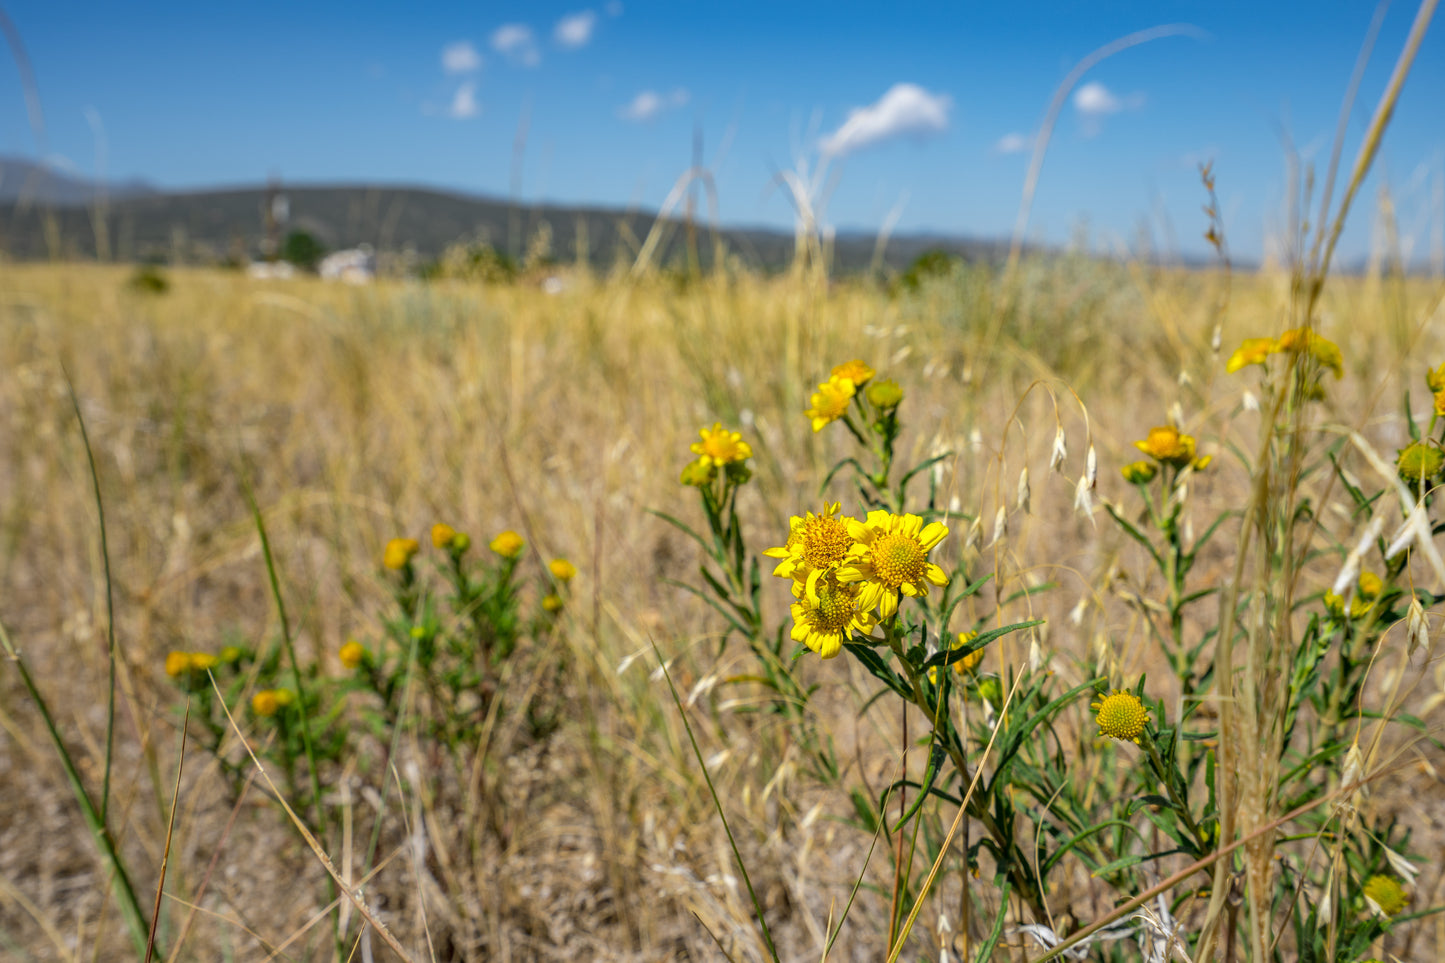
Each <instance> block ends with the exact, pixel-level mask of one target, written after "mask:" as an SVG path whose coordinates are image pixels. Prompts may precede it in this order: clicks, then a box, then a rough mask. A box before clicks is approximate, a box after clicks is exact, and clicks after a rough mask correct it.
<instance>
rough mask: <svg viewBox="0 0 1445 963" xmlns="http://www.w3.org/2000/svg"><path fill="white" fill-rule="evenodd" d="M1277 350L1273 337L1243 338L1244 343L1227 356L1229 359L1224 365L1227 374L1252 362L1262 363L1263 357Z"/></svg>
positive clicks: (1265, 357)
mask: <svg viewBox="0 0 1445 963" xmlns="http://www.w3.org/2000/svg"><path fill="white" fill-rule="evenodd" d="M1277 350H1278V346H1277V345H1276V344H1275V340H1274V339H1273V338H1245V339H1244V343H1243V344H1241V345H1240V346H1239V347H1238V348H1236V349H1235V350H1234V354H1232V355H1230V356H1229V361H1227V362H1226V363H1225V365H1224V370H1225V372H1226V373H1228V374H1234V373H1235V372H1236V371H1238V370H1239V369H1240V368H1244V367H1247V366H1248V365H1252V364H1260V365H1262V364H1264V362H1265V359H1267V358H1268V357H1269V356H1270V355H1272V354H1274V353H1275V351H1277Z"/></svg>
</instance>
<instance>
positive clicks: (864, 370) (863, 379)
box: [832, 358, 877, 388]
mask: <svg viewBox="0 0 1445 963" xmlns="http://www.w3.org/2000/svg"><path fill="white" fill-rule="evenodd" d="M832 374H833V377H835V378H847V379H848V380H849V381H851V382H853V386H854V387H855V388H861V387H863V385H864V384H865V383H867V381H868V380H869V379H870V378H872V377H873V376H874V375H875V374H877V372H875V371H874V370H873V369H872V368H870V367H868V365H867V364H866V363H864V362H862V361H859V360H858V359H857V358H854V359H853V360H852V361H845V362H844V363H843V364H840V365H838V366H837V367H836V368H834V369H833V371H832Z"/></svg>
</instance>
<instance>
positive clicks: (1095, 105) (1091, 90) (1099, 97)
mask: <svg viewBox="0 0 1445 963" xmlns="http://www.w3.org/2000/svg"><path fill="white" fill-rule="evenodd" d="M1074 109H1075V110H1077V111H1078V112H1079V113H1081V114H1083V115H1084V116H1086V117H1087V116H1100V115H1103V114H1117V113H1118V112H1119V111H1121V110H1123V109H1124V102H1123V101H1121V100H1120V99H1119V98H1118V97H1115V96H1114V95H1113V94H1112V93H1111V92H1110V91H1109V88H1108V87H1105V86H1104V85H1103V84H1101V83H1099V82H1098V81H1097V80H1091V81H1089V82H1088V83H1087V84H1084V86H1082V87H1080V88H1079V89H1078V90H1076V91H1074Z"/></svg>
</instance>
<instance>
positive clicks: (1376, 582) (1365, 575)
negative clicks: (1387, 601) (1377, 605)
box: [1358, 572, 1385, 599]
mask: <svg viewBox="0 0 1445 963" xmlns="http://www.w3.org/2000/svg"><path fill="white" fill-rule="evenodd" d="M1358 586H1359V590H1360V594H1361V595H1363V596H1364V597H1365V598H1367V599H1377V598H1379V597H1380V593H1381V592H1382V591H1384V589H1385V580H1384V579H1382V578H1380V576H1378V575H1376V574H1375V573H1374V572H1361V573H1360V580H1359V583H1358Z"/></svg>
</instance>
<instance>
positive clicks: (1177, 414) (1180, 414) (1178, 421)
mask: <svg viewBox="0 0 1445 963" xmlns="http://www.w3.org/2000/svg"><path fill="white" fill-rule="evenodd" d="M1169 423H1170V424H1171V425H1173V426H1175V427H1176V428H1177V427H1179V426H1180V425H1182V424H1184V406H1183V405H1181V404H1180V403H1179V402H1177V401H1176V402H1174V403H1173V404H1172V405H1170V406H1169Z"/></svg>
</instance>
